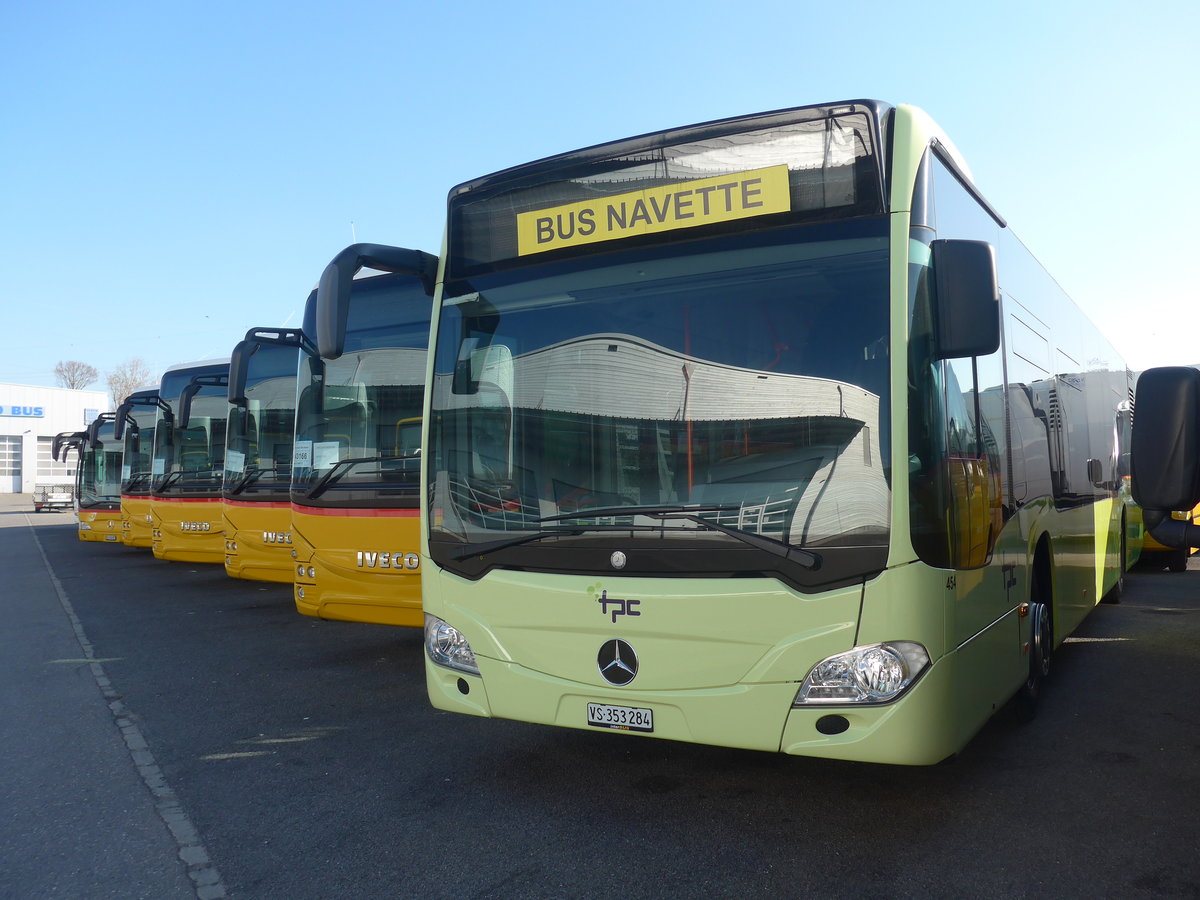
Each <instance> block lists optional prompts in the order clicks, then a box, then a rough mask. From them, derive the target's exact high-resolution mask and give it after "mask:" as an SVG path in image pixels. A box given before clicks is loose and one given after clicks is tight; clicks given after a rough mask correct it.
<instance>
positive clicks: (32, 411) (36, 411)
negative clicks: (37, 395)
mask: <svg viewBox="0 0 1200 900" xmlns="http://www.w3.org/2000/svg"><path fill="white" fill-rule="evenodd" d="M0 416H16V417H18V418H23V419H44V418H45V417H46V407H44V406H0Z"/></svg>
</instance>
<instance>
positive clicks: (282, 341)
mask: <svg viewBox="0 0 1200 900" xmlns="http://www.w3.org/2000/svg"><path fill="white" fill-rule="evenodd" d="M305 343H306V342H305V339H304V332H303V331H301V330H300V329H298V328H251V329H250V330H249V331H247V332H246V336H245V337H244V338H243V339H242V340H240V341H238V343H237V346H235V347H234V348H233V353H232V354H231V355H230V357H229V402H230V403H232V404H233V405H234V406H245V405H246V378H247V377H248V375H249V372H250V357H252V356H253V355H254V354H255V353H257V352H258V348H259V347H262V346H264V345H265V344H278V345H279V346H281V347H303V346H304V344H305Z"/></svg>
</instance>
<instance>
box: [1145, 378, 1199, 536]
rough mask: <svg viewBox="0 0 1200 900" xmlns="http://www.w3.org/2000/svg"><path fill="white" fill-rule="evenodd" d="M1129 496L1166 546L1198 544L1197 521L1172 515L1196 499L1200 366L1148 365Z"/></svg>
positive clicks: (1147, 524)
mask: <svg viewBox="0 0 1200 900" xmlns="http://www.w3.org/2000/svg"><path fill="white" fill-rule="evenodd" d="M1131 444H1132V459H1133V485H1132V487H1133V499H1134V500H1135V501H1137V502H1138V503H1139V504H1141V506H1142V518H1143V521H1144V522H1145V526H1146V530H1147V531H1149V532H1150V534H1151V535H1152V536H1153V537H1154V539H1155V540H1157V541H1158V542H1159V543H1161V544H1164V545H1166V546H1167V547H1200V526H1196V525H1193V524H1192V522H1191V520H1190V516H1189V518H1188V520H1187V521H1183V520H1180V519H1173V518H1171V512H1172V511H1174V510H1190V509H1192V508H1193V507H1195V506H1196V504H1197V503H1198V502H1200V371H1197V370H1196V369H1193V368H1190V367H1188V366H1164V367H1161V368H1157V369H1147V370H1146V371H1145V372H1143V373H1142V375H1141V377H1140V378H1139V379H1138V384H1137V393H1136V396H1135V398H1134V416H1133V438H1132V441H1131Z"/></svg>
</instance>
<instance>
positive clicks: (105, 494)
mask: <svg viewBox="0 0 1200 900" xmlns="http://www.w3.org/2000/svg"><path fill="white" fill-rule="evenodd" d="M114 424H115V423H114V422H111V421H109V422H104V423H102V424H101V425H100V426H99V427H97V428H96V429H95V436H96V438H95V443H94V444H92V445H89V444H85V445H84V447H83V451H82V454H81V456H82V458H81V460H80V474H79V506H80V508H81V509H90V508H95V507H98V506H107V507H110V508H111V507H115V506H118V505H119V504H120V502H121V455H122V449H123V448H122V445H121V444H120V443H118V442H117V441H116V440H115V439H114V438H113V428H114Z"/></svg>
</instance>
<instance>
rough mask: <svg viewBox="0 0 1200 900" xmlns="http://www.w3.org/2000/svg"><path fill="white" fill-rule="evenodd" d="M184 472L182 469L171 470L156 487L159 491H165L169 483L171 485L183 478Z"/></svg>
mask: <svg viewBox="0 0 1200 900" xmlns="http://www.w3.org/2000/svg"><path fill="white" fill-rule="evenodd" d="M184 474H185V473H184V471H183V469H179V470H178V471H175V472H171V473H170V474H169V475H167V477H166V478H164V479H163V483H162V484H160V485H159V486H158V489H159V490H160V491H165V490H166V489H167V488H169V487H170V486H171V485H173V484H174V483H175V482H176V481H181V480H182V479H183V476H184Z"/></svg>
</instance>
